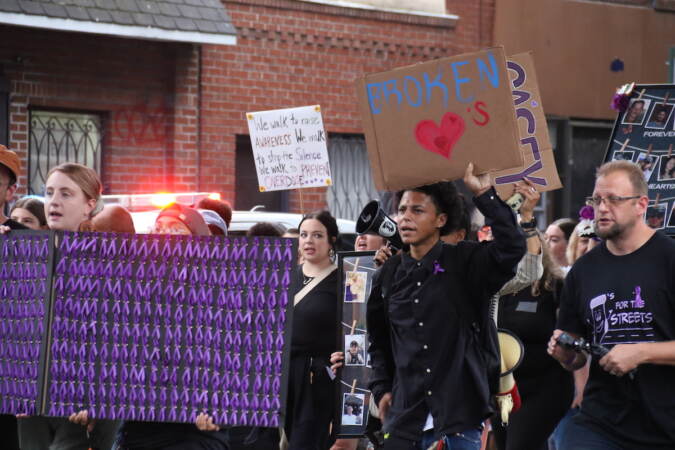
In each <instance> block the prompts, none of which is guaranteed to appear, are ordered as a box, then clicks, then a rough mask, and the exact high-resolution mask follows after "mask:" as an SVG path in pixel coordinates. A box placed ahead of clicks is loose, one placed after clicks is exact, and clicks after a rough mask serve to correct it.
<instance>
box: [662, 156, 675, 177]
mask: <svg viewBox="0 0 675 450" xmlns="http://www.w3.org/2000/svg"><path fill="white" fill-rule="evenodd" d="M659 180H660V181H666V180H675V155H671V156H662V157H661V167H660V170H659Z"/></svg>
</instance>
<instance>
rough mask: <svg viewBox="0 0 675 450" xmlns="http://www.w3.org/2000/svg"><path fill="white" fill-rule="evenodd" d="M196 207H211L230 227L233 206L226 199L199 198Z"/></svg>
mask: <svg viewBox="0 0 675 450" xmlns="http://www.w3.org/2000/svg"><path fill="white" fill-rule="evenodd" d="M195 209H209V210H211V211H215V212H216V213H218V215H219V216H220V218H221V219H223V220H224V221H225V225H227V228H230V223H231V222H232V206H230V204H229V203H228V202H226V201H225V200H216V199H213V198H208V197H207V198H203V199H201V200H199V203H197V206H195Z"/></svg>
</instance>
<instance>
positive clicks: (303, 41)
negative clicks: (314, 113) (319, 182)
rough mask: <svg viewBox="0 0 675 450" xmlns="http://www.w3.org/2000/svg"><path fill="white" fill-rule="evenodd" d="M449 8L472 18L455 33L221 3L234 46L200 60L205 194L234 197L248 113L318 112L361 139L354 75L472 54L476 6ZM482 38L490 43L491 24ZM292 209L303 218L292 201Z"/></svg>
mask: <svg viewBox="0 0 675 450" xmlns="http://www.w3.org/2000/svg"><path fill="white" fill-rule="evenodd" d="M453 3H456V6H457V8H455V9H458V10H461V12H460V14H464V12H467V13H468V12H470V13H471V16H470V18H469V19H468V20H466V19H464V18H463V17H462V18H460V20H459V22H458V23H457V25H456V29H455V28H454V26H455V23H454V21H450V20H447V19H439V18H430V17H415V16H412V15H400V14H391V13H384V12H371V11H363V10H356V9H349V8H339V7H334V6H326V5H317V4H310V3H303V2H298V1H293V0H231V1H227V2H226V7H227V8H228V12H229V13H230V15H231V17H232V20H233V23H234V24H235V26H236V27H237V30H238V36H237V39H238V44H237V46H235V47H224V46H205V47H204V53H203V67H202V95H203V97H202V142H201V148H202V164H203V168H202V183H203V185H202V186H203V188H205V189H207V190H208V189H215V190H221V191H222V190H224V191H225V192H226V193H227V195H228V197H229V198H234V196H235V195H236V193H234V192H232V190H233V187H234V139H235V135H236V134H248V129H247V125H246V121H245V120H244V112H246V111H260V110H268V109H275V108H286V107H292V106H302V105H309V104H320V105H321V110H322V114H323V120H324V124H325V127H326V130H327V131H328V132H342V133H361V132H362V129H361V122H360V116H359V111H358V108H357V103H356V95H355V88H354V80H355V79H356V78H357V77H358V76H360V75H362V74H364V73H368V72H376V71H383V70H387V69H391V68H394V67H397V66H402V65H407V64H413V63H416V62H419V61H423V60H428V59H433V58H440V57H443V56H447V55H451V54H457V53H462V52H465V51H469V50H472V49H475V48H477V47H478V46H479V43H478V41H477V34H476V33H477V31H478V29H479V26H478V25H477V24H474V23H469V21H474V22H477V20H478V8H473V5H474V4H476V3H477V2H476V1H475V0H462V1H461V2H453ZM483 3H486V4H487V3H492V1H491V0H490V1H486V0H483ZM450 12H451V13H455V10H453V8H450ZM483 33H484V35H485V36H486V39H487V40H489V38H490V37H491V30H490V29H489V24H483ZM251 189H257V186H251ZM303 203H304V209H305V210H306V211H309V210H312V209H316V208H319V207H323V206H325V190H324V189H305V190H303ZM290 207H291V210H293V211H299V210H300V202H299V198H298V195H297V193H292V194H291V199H290Z"/></svg>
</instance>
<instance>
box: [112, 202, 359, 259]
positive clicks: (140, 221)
mask: <svg viewBox="0 0 675 450" xmlns="http://www.w3.org/2000/svg"><path fill="white" fill-rule="evenodd" d="M205 197H209V198H215V199H220V194H214V193H208V192H195V193H185V194H168V193H160V194H138V195H104V196H103V201H104V202H105V203H106V204H119V205H122V206H124V207H125V208H127V209H128V210H129V212H130V213H131V217H132V218H133V221H134V227H135V228H136V232H137V233H141V234H146V233H150V231H152V228H153V226H154V224H155V219H156V218H157V215H158V214H159V211H160V210H161V209H162V208H163V207H164V206H166V205H168V204H170V203H173V202H176V203H181V204H184V205H187V206H192V205H194V204H196V203H197V202H199V200H201V199H202V198H205ZM300 220H302V214H293V213H282V212H268V211H265V210H264V209H261V207H259V206H257V207H255V208H253V210H251V211H232V222H231V223H230V227H229V229H228V234H229V235H231V236H243V235H245V234H246V231H248V229H249V228H251V227H252V226H253V225H255V224H256V223H259V222H270V223H273V224H275V225H277V226H280V227H281V228H282V230H288V229H289V228H298V225H299V224H300ZM337 225H338V230H339V231H340V236H341V239H342V243H341V245H339V247H340V249H341V250H352V249H353V247H354V240H355V239H356V222H354V221H352V220H345V219H337Z"/></svg>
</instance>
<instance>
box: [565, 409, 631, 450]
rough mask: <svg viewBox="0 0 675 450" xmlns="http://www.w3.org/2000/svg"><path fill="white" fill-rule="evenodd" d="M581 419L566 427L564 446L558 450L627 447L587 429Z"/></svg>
mask: <svg viewBox="0 0 675 450" xmlns="http://www.w3.org/2000/svg"><path fill="white" fill-rule="evenodd" d="M578 419H579V417H573V418H572V419H570V421H569V423H568V424H567V426H566V427H565V430H564V434H563V438H562V444H561V447H560V448H559V449H558V450H578V449H583V450H624V449H625V447H623V446H621V445H620V444H618V443H617V442H615V441H613V440H611V439H610V438H609V437H607V436H605V435H604V434H603V433H599V432H597V431H595V430H594V429H592V428H590V427H587V426H586V425H585V424H584V423H583V422H582V421H580V420H578Z"/></svg>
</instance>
